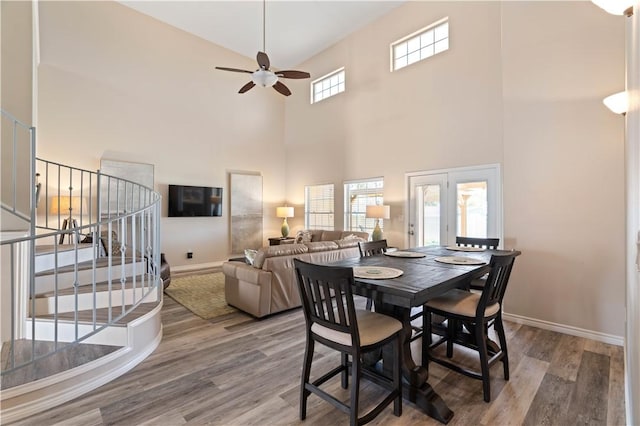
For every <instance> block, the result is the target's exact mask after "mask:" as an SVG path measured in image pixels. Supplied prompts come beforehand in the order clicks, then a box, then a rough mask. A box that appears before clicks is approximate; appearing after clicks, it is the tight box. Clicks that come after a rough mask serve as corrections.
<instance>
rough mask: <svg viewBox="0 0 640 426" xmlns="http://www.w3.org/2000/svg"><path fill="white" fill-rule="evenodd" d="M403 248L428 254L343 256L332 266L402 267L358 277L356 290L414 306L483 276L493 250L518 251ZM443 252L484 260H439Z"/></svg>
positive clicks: (384, 301)
mask: <svg viewBox="0 0 640 426" xmlns="http://www.w3.org/2000/svg"><path fill="white" fill-rule="evenodd" d="M402 251H411V252H418V253H422V254H424V255H425V257H392V256H388V255H376V256H369V257H360V258H351V259H344V260H341V261H338V262H333V263H331V265H332V266H344V267H358V266H371V267H373V266H378V267H380V266H382V267H390V268H396V269H400V270H401V271H403V274H402V275H401V276H399V277H397V278H388V279H365V278H358V277H356V278H355V280H356V288H355V289H354V292H355V293H356V294H358V295H361V296H366V297H371V298H373V299H374V300H377V301H381V302H383V303H388V304H391V305H395V306H401V307H405V308H411V307H413V306H421V305H423V304H424V303H425V302H427V301H428V300H429V299H431V298H433V297H436V296H438V295H440V294H442V293H444V292H446V291H447V290H449V289H452V288H455V287H460V285H461V283H464V282H467V281H469V280H471V279H473V278H476V277H481V276H482V275H484V274H486V273H487V272H488V271H489V261H490V260H491V256H492V255H493V254H497V255H500V254H515V255H516V256H518V255H520V252H519V251H516V250H484V251H477V252H464V251H453V250H449V249H447V248H446V247H444V246H426V247H417V248H411V249H406V250H402ZM441 256H458V257H469V258H473V259H479V260H482V261H483V262H484V263H483V264H481V265H452V264H447V263H441V262H438V261H436V260H435V259H436V258H437V257H441Z"/></svg>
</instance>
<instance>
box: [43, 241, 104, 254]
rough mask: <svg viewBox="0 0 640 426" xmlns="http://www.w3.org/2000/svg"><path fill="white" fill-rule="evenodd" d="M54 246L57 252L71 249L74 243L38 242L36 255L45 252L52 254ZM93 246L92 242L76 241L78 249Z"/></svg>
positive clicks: (73, 247)
mask: <svg viewBox="0 0 640 426" xmlns="http://www.w3.org/2000/svg"><path fill="white" fill-rule="evenodd" d="M56 247H58V253H61V252H65V251H73V250H74V249H75V247H76V246H75V244H38V245H36V256H44V255H47V254H54V253H55V250H56ZM91 247H93V244H92V243H78V250H81V249H88V248H91Z"/></svg>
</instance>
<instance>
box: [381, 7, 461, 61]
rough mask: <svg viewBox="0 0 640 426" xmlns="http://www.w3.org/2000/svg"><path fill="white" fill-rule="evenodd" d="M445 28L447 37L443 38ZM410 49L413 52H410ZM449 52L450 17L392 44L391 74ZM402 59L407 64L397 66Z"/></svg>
mask: <svg viewBox="0 0 640 426" xmlns="http://www.w3.org/2000/svg"><path fill="white" fill-rule="evenodd" d="M445 28H446V36H443V35H442V32H443V31H444V29H445ZM403 49H404V51H403ZM409 49H411V50H410V51H409ZM397 50H398V52H397ZM447 50H449V17H448V16H447V17H445V18H442V19H441V20H439V21H437V22H434V23H433V24H430V25H428V26H426V27H424V28H422V29H419V30H418V31H416V32H414V33H411V34H409V35H408V36H405V37H402V38H401V39H399V40H396V41H394V42H393V43H391V45H390V46H389V51H390V54H389V60H390V68H391V72H394V71H398V70H401V69H402V68H406V67H408V66H409V65H413V64H415V63H417V62H420V61H422V60H424V59H427V58H430V57H432V56H434V55H437V54H438V53H442V52H445V51H447ZM401 58H406V61H405V62H406V63H405V64H404V65H402V66H397V60H398V59H401Z"/></svg>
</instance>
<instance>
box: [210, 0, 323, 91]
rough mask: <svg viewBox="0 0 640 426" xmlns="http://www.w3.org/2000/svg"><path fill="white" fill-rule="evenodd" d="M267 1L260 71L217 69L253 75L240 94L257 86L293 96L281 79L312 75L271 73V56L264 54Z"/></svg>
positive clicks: (259, 55) (263, 13)
mask: <svg viewBox="0 0 640 426" xmlns="http://www.w3.org/2000/svg"><path fill="white" fill-rule="evenodd" d="M265 3H266V0H263V1H262V51H261V52H258V55H257V56H256V61H257V62H258V67H259V68H258V69H257V70H255V71H249V70H242V69H238V68H228V67H216V69H218V70H222V71H233V72H243V73H247V74H251V81H250V82H248V83H247V84H245V85H244V86H242V87H241V88H240V90H239V91H238V93H245V92H248V91H249V90H250V89H252V88H253V87H254V86H255V85H256V84H257V85H260V86H262V87H267V86H271V87H273V88H274V89H275V90H276V91H277V92H279V93H281V94H283V95H285V96H289V95H291V90H289V88H288V87H287V86H285V85H284V84H282V82H280V81H278V80H279V79H280V78H294V79H302V78H309V77H311V75H310V74H309V73H308V72H305V71H295V70H285V71H275V72H274V71H271V70H270V69H269V68H270V66H271V62H270V61H269V56H267V54H266V53H265V52H264V51H265V50H266V49H265V9H266V4H265Z"/></svg>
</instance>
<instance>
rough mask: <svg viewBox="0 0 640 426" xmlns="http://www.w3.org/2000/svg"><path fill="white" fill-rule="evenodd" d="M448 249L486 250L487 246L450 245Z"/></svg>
mask: <svg viewBox="0 0 640 426" xmlns="http://www.w3.org/2000/svg"><path fill="white" fill-rule="evenodd" d="M447 250H453V251H469V252H471V251H485V250H486V249H485V248H482V247H465V246H448V247H447Z"/></svg>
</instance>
